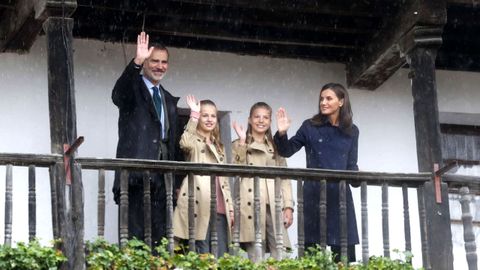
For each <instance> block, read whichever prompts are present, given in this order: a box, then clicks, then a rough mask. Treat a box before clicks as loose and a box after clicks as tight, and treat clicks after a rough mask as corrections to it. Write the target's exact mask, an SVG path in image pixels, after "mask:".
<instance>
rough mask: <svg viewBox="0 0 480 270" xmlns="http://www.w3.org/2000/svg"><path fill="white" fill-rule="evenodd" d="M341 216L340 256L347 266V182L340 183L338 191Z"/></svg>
mask: <svg viewBox="0 0 480 270" xmlns="http://www.w3.org/2000/svg"><path fill="white" fill-rule="evenodd" d="M338 193H339V194H338V196H339V197H338V202H339V214H340V218H339V220H340V250H341V251H340V253H341V254H340V255H341V260H342V262H343V263H344V264H345V265H346V264H347V260H348V255H347V254H348V252H347V250H348V249H347V248H348V218H347V182H346V181H345V180H342V181H340V184H339V191H338Z"/></svg>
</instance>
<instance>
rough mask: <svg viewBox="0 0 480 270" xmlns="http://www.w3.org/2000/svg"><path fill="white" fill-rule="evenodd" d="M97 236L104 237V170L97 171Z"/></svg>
mask: <svg viewBox="0 0 480 270" xmlns="http://www.w3.org/2000/svg"><path fill="white" fill-rule="evenodd" d="M97 203H98V205H97V235H98V236H99V237H103V236H104V235H105V170H104V169H100V170H98V197H97Z"/></svg>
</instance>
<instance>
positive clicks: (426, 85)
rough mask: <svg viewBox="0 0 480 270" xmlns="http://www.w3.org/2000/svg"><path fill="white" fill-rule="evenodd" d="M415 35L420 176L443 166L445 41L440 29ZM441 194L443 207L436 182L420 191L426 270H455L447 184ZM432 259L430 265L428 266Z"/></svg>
mask: <svg viewBox="0 0 480 270" xmlns="http://www.w3.org/2000/svg"><path fill="white" fill-rule="evenodd" d="M414 33H415V38H414V40H415V45H416V46H415V47H414V48H413V49H412V51H411V52H410V54H409V58H410V68H411V73H410V74H411V79H412V94H413V109H414V117H415V134H416V142H417V158H418V169H419V171H420V172H432V170H433V164H435V163H437V164H442V149H441V146H442V145H441V138H440V125H439V120H438V103H437V89H436V81H435V58H436V54H437V48H438V46H439V45H440V44H441V40H442V39H441V36H440V35H441V29H440V30H439V29H438V27H432V28H429V27H416V28H415V29H414ZM440 192H441V197H442V203H437V202H436V201H435V189H434V185H433V179H432V182H427V183H425V185H424V187H423V190H422V188H419V189H418V195H419V196H418V200H419V205H424V206H425V224H424V225H425V227H424V228H425V229H424V230H422V241H423V242H424V243H426V244H427V249H426V250H427V252H428V254H423V260H424V267H425V268H426V269H429V268H430V267H431V269H435V270H441V269H453V254H452V242H451V239H452V237H451V236H452V234H451V231H450V211H449V202H448V187H447V185H446V184H444V183H443V184H441V191H440ZM439 236H441V237H439ZM424 250H425V248H424ZM429 258H430V259H431V260H430V262H428V261H429ZM433 258H435V259H433ZM429 263H430V265H429Z"/></svg>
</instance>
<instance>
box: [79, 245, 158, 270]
mask: <svg viewBox="0 0 480 270" xmlns="http://www.w3.org/2000/svg"><path fill="white" fill-rule="evenodd" d="M86 259H87V265H88V269H91V270H102V269H115V270H128V269H135V270H150V269H161V268H160V267H161V266H163V265H165V261H164V259H163V258H162V257H158V256H153V255H152V250H151V249H150V247H149V246H147V245H146V244H145V243H143V242H142V241H140V240H136V239H133V240H130V241H128V242H127V244H126V245H125V247H123V248H121V249H120V248H119V247H118V245H116V244H111V243H108V242H107V241H105V240H104V239H102V238H100V239H97V240H96V241H95V242H93V243H92V242H87V257H86Z"/></svg>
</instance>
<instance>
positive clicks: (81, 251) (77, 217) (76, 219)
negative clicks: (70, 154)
mask: <svg viewBox="0 0 480 270" xmlns="http://www.w3.org/2000/svg"><path fill="white" fill-rule="evenodd" d="M71 168H72V185H71V187H72V188H71V194H70V196H71V198H72V200H71V202H72V208H71V211H70V214H69V217H68V218H69V219H70V220H69V222H71V223H72V225H71V226H72V227H71V228H72V229H71V231H70V236H69V239H72V240H71V241H72V242H71V243H68V244H69V245H71V248H72V250H73V252H72V253H73V256H72V257H69V262H70V261H73V267H70V268H69V269H72V270H83V269H84V268H85V248H84V235H85V228H84V224H85V216H84V201H83V197H84V194H83V182H82V167H81V165H80V164H74V163H73V158H72V160H71Z"/></svg>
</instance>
